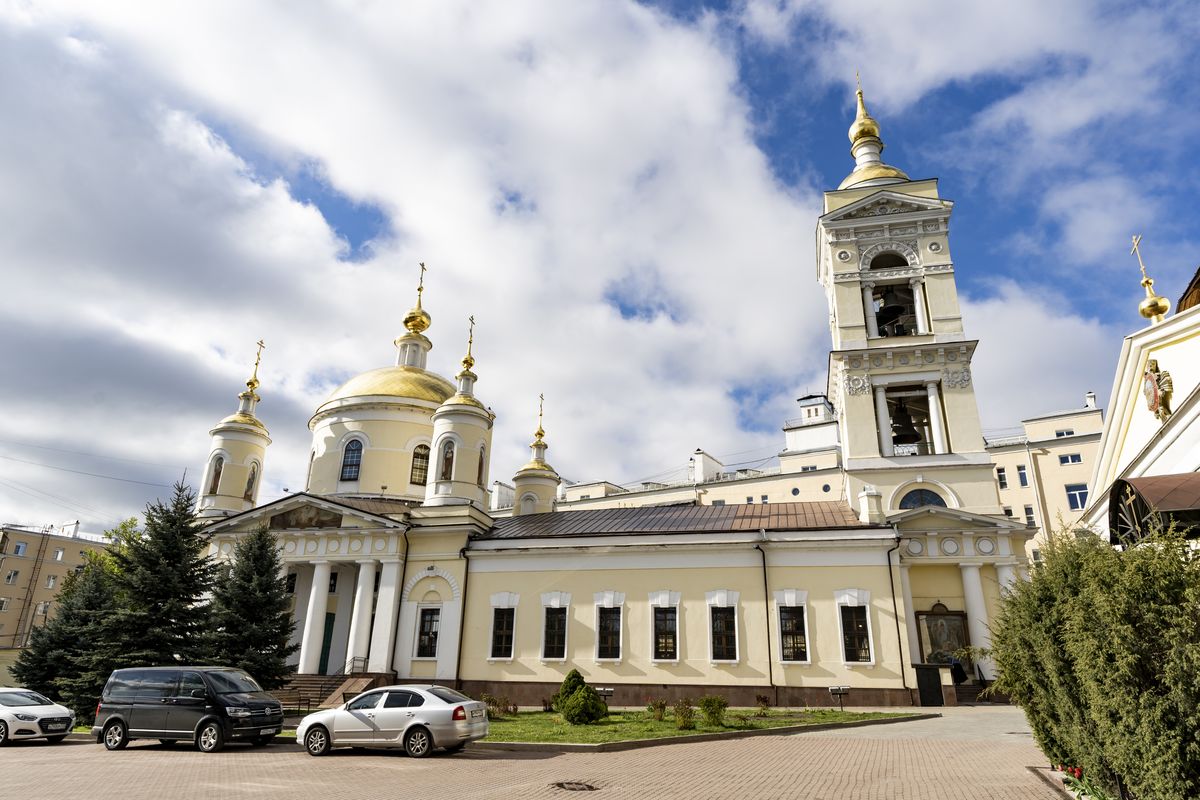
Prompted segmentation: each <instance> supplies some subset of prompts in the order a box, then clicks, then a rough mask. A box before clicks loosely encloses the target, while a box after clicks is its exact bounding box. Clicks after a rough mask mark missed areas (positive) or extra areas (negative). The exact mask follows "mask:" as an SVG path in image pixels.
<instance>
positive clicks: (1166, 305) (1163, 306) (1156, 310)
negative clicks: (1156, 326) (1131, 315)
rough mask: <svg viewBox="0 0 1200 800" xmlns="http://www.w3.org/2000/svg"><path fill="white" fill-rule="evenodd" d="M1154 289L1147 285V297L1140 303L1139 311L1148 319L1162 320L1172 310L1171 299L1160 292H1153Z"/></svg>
mask: <svg viewBox="0 0 1200 800" xmlns="http://www.w3.org/2000/svg"><path fill="white" fill-rule="evenodd" d="M1152 291H1153V290H1152V289H1150V287H1146V299H1145V300H1143V301H1142V302H1140V303H1138V313H1139V314H1141V315H1142V316H1143V317H1145V318H1146V319H1151V320H1154V321H1156V322H1161V321H1162V318H1163V317H1165V316H1166V314H1167V312H1168V311H1170V310H1171V301H1170V300H1168V299H1167V298H1165V297H1163V296H1162V295H1159V294H1151V292H1152Z"/></svg>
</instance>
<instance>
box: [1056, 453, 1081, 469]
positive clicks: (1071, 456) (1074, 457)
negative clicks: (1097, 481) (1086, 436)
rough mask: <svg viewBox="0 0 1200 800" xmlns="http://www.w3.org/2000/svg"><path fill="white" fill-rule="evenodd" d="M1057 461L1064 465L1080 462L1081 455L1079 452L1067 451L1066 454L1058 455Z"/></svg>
mask: <svg viewBox="0 0 1200 800" xmlns="http://www.w3.org/2000/svg"><path fill="white" fill-rule="evenodd" d="M1058 463H1059V464H1061V465H1062V466H1064V467H1065V466H1066V465H1067V464H1082V463H1083V456H1081V455H1080V454H1079V453H1067V454H1066V455H1062V456H1059V457H1058Z"/></svg>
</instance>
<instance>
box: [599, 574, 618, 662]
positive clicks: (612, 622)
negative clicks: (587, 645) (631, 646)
mask: <svg viewBox="0 0 1200 800" xmlns="http://www.w3.org/2000/svg"><path fill="white" fill-rule="evenodd" d="M592 597H593V601H594V602H595V604H596V660H597V661H620V660H621V609H622V607H623V606H624V605H625V593H624V592H613V591H606V592H596V593H595V594H594V595H593V596H592Z"/></svg>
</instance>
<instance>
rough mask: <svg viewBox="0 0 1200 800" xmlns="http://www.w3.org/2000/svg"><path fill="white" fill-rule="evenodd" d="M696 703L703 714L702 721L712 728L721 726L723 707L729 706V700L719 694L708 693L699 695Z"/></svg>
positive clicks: (722, 723)
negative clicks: (702, 695)
mask: <svg viewBox="0 0 1200 800" xmlns="http://www.w3.org/2000/svg"><path fill="white" fill-rule="evenodd" d="M698 705H699V706H700V711H701V712H702V713H703V714H704V722H705V724H706V725H708V726H709V727H712V728H721V727H724V725H725V709H727V708H729V701H728V700H726V699H725V698H724V697H721V696H720V695H715V694H710V695H705V696H704V697H701V698H700V700H699V702H698Z"/></svg>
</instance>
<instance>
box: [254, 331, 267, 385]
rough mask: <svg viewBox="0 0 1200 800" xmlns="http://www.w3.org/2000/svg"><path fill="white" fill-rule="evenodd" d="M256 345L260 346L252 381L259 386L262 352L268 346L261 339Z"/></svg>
mask: <svg viewBox="0 0 1200 800" xmlns="http://www.w3.org/2000/svg"><path fill="white" fill-rule="evenodd" d="M256 344H258V354H257V355H255V356H254V374H253V375H251V376H250V380H252V381H254V383H255V385H258V365H259V363H260V362H262V351H263V348H264V347H266V346H267V345H266V343H265V342H263V340H262V339H259V340H258V342H257V343H256Z"/></svg>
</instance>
